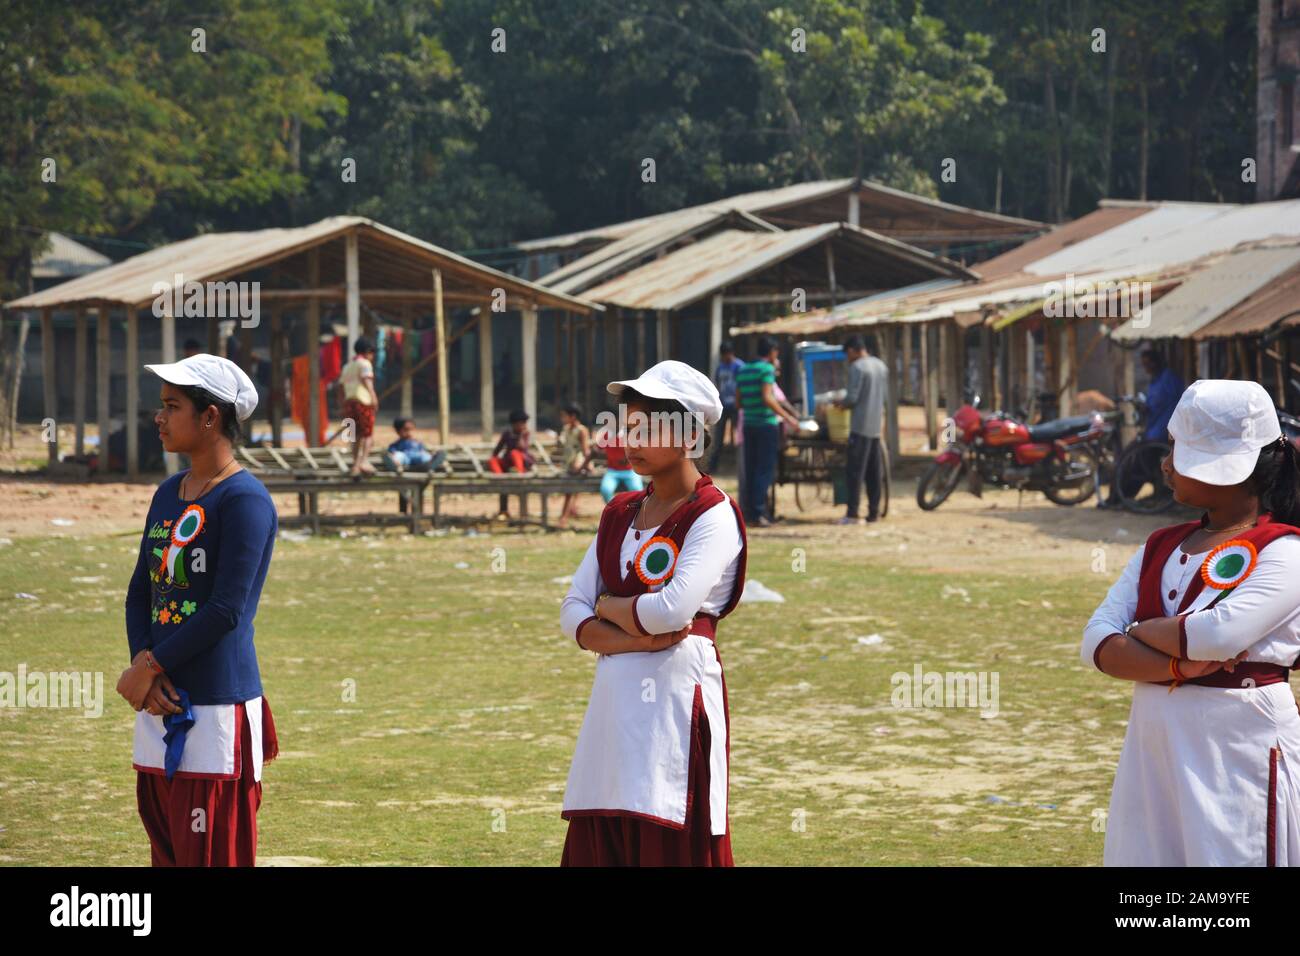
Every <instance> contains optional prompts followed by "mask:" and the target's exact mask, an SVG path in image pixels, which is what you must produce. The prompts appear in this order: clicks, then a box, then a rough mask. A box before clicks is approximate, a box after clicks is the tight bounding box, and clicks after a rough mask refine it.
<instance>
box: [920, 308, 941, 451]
mask: <svg viewBox="0 0 1300 956" xmlns="http://www.w3.org/2000/svg"><path fill="white" fill-rule="evenodd" d="M937 325H938V323H937V321H932V322H926V323H925V324H924V325H923V326H921V376H922V380H921V398H922V401H923V403H924V405H925V439H926V441H927V442H929V444H930V448H931V450H937V448H938V446H937V441H938V436H939V422H938V405H939V350H938V338H939V335H938V329H937Z"/></svg>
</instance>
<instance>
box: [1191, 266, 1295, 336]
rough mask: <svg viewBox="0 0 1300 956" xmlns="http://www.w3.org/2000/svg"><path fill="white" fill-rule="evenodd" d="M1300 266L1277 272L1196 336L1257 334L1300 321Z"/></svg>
mask: <svg viewBox="0 0 1300 956" xmlns="http://www.w3.org/2000/svg"><path fill="white" fill-rule="evenodd" d="M1298 313H1300V267H1297V268H1295V269H1292V270H1290V271H1289V272H1286V273H1284V274H1283V275H1280V276H1278V277H1277V278H1275V279H1274V280H1273V281H1272V282H1270V283H1268V284H1267V285H1265V286H1263V287H1262V288H1260V289H1258V290H1256V291H1255V292H1254V293H1252V294H1251V295H1249V296H1247V297H1246V298H1245V299H1243V300H1242V301H1241V302H1239V303H1237V304H1236V305H1235V306H1233V307H1232V308H1231V309H1229V310H1228V311H1226V312H1224V313H1223V315H1221V316H1219V317H1218V318H1217V319H1215V320H1214V321H1212V322H1209V323H1206V325H1204V326H1203V327H1201V329H1199V330H1198V331H1197V332H1195V333H1194V334H1193V335H1192V338H1193V339H1197V340H1203V339H1214V338H1225V337H1229V336H1234V335H1258V334H1260V333H1262V332H1267V331H1269V330H1270V329H1272V328H1273V327H1274V326H1277V325H1279V324H1280V325H1282V326H1283V327H1290V326H1295V325H1300V314H1298Z"/></svg>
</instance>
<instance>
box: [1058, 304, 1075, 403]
mask: <svg viewBox="0 0 1300 956" xmlns="http://www.w3.org/2000/svg"><path fill="white" fill-rule="evenodd" d="M1078 362H1079V327H1078V326H1077V325H1076V324H1075V323H1074V322H1071V321H1068V320H1067V321H1066V323H1065V328H1063V329H1062V330H1061V340H1060V352H1059V353H1058V355H1057V362H1056V367H1057V375H1058V378H1057V384H1056V390H1057V392H1058V394H1059V398H1058V399H1057V411H1056V414H1057V415H1058V416H1060V417H1065V416H1066V415H1069V414H1070V412H1071V411H1072V410H1073V408H1074V393H1075V391H1076V390H1077V388H1078V379H1079V369H1078Z"/></svg>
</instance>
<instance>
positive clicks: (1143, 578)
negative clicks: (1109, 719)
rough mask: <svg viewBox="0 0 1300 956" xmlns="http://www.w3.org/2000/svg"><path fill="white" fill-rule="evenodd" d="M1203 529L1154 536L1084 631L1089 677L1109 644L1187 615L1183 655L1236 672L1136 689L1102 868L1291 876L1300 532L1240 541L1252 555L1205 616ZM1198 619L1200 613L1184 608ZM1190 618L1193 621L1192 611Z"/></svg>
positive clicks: (1298, 851)
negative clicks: (1252, 869)
mask: <svg viewBox="0 0 1300 956" xmlns="http://www.w3.org/2000/svg"><path fill="white" fill-rule="evenodd" d="M1198 527H1200V523H1199V522H1192V523H1189V524H1183V525H1175V526H1173V527H1169V528H1162V529H1160V530H1159V531H1156V532H1155V533H1154V534H1152V535H1151V537H1150V538H1149V539H1148V541H1147V543H1146V545H1145V546H1144V547H1143V548H1142V549H1140V550H1139V551H1138V553H1137V554H1135V555H1134V556H1133V559H1132V560H1131V561H1129V563H1128V566H1127V567H1126V568H1125V569H1124V572H1123V574H1121V575H1120V578H1119V580H1118V581H1116V582H1115V584H1114V585H1113V586H1112V587H1111V589H1110V593H1109V594H1107V596H1106V599H1105V600H1104V601H1102V603H1101V605H1100V606H1099V607H1098V608H1097V610H1096V612H1095V613H1094V614H1093V616H1092V619H1091V620H1090V621H1089V622H1088V625H1087V627H1086V628H1085V629H1084V634H1083V645H1082V648H1081V652H1082V657H1083V660H1084V661H1085V662H1086V663H1089V664H1091V665H1093V666H1096V662H1097V657H1098V653H1099V651H1100V649H1101V646H1102V645H1103V644H1104V643H1105V642H1106V640H1107V638H1108V636H1109V635H1112V634H1116V633H1119V632H1122V631H1123V630H1124V628H1125V626H1126V625H1128V624H1129V623H1130V622H1132V621H1134V620H1137V621H1142V620H1147V619H1149V618H1153V617H1171V616H1174V615H1176V614H1184V615H1186V616H1185V617H1184V618H1183V625H1182V629H1183V648H1182V655H1181V656H1182V657H1183V658H1184V659H1187V660H1195V661H1222V660H1228V659H1231V658H1233V657H1235V656H1236V655H1237V654H1239V653H1241V652H1242V651H1247V655H1246V659H1245V662H1244V663H1242V664H1239V665H1237V667H1236V669H1235V671H1233V672H1232V673H1229V672H1227V671H1219V672H1216V673H1213V674H1209V675H1206V676H1205V677H1203V678H1197V679H1194V680H1191V681H1187V682H1185V683H1182V684H1179V685H1178V686H1176V687H1173V689H1172V690H1171V687H1172V682H1168V681H1166V682H1164V683H1160V684H1152V683H1136V684H1135V685H1134V688H1133V705H1132V709H1131V711H1130V713H1129V721H1128V729H1127V731H1126V733H1125V735H1124V748H1123V751H1122V752H1121V754H1120V759H1119V767H1118V768H1117V770H1116V772H1115V785H1114V788H1113V790H1112V792H1111V799H1110V813H1109V815H1108V817H1107V822H1106V849H1105V855H1104V861H1105V863H1106V865H1107V866H1300V714H1298V713H1297V711H1296V701H1295V697H1294V695H1293V694H1292V692H1291V688H1290V686H1289V685H1288V684H1287V675H1288V673H1289V670H1290V668H1291V667H1292V666H1294V665H1295V663H1296V662H1297V659H1300V592H1298V591H1297V588H1296V582H1297V581H1300V533H1298V532H1297V529H1295V528H1292V527H1290V526H1289V525H1282V524H1278V523H1274V522H1271V521H1270V520H1269V517H1268V516H1267V515H1265V516H1263V517H1261V518H1260V520H1259V522H1258V523H1257V524H1256V526H1255V527H1253V528H1250V529H1248V530H1246V531H1243V532H1241V533H1240V534H1238V535H1235V536H1234V538H1242V539H1246V540H1248V541H1250V542H1251V543H1252V544H1253V545H1254V546H1255V547H1256V548H1257V550H1258V563H1257V565H1256V566H1255V568H1254V570H1253V571H1252V572H1251V573H1250V575H1249V576H1248V577H1247V578H1246V579H1245V580H1244V581H1243V582H1242V583H1241V584H1240V585H1238V586H1237V587H1236V588H1235V589H1234V590H1232V591H1231V592H1230V593H1228V594H1227V596H1226V597H1224V598H1222V599H1221V600H1219V601H1218V602H1217V603H1214V604H1212V605H1211V606H1209V607H1206V606H1205V605H1207V604H1208V603H1209V602H1207V601H1206V600H1205V597H1206V595H1204V594H1203V593H1202V592H1203V590H1204V589H1205V585H1204V582H1203V581H1202V578H1201V575H1200V574H1199V570H1200V567H1201V563H1202V559H1203V558H1204V557H1205V555H1204V554H1189V553H1187V552H1184V551H1183V549H1182V544H1183V542H1184V541H1185V540H1186V539H1187V536H1188V535H1190V534H1191V533H1192V532H1193V531H1195V530H1196V529H1197V528H1198ZM1193 608H1197V609H1196V610H1192V609H1193ZM1189 612H1190V613H1189Z"/></svg>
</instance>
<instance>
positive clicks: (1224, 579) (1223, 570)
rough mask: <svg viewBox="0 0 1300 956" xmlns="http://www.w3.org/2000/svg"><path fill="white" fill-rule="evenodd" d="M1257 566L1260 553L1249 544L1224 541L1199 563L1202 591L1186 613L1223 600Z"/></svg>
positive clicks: (1239, 539) (1239, 540) (1238, 540)
mask: <svg viewBox="0 0 1300 956" xmlns="http://www.w3.org/2000/svg"><path fill="white" fill-rule="evenodd" d="M1258 562H1259V552H1258V551H1256V550H1255V546H1254V545H1253V544H1251V543H1250V542H1249V541H1246V540H1244V539H1241V538H1238V539H1236V540H1235V541H1225V542H1223V544H1221V545H1219V546H1218V547H1217V548H1215V549H1214V550H1213V551H1211V552H1210V553H1209V554H1207V555H1206V556H1205V560H1204V561H1203V562H1201V580H1202V581H1204V582H1205V587H1204V588H1203V589H1202V590H1201V593H1200V594H1198V595H1197V596H1196V599H1195V600H1194V601H1193V602H1192V604H1191V606H1190V607H1189V608H1188V609H1187V610H1188V612H1191V611H1199V610H1202V609H1203V608H1205V607H1207V606H1208V605H1209V604H1210V602H1212V601H1214V600H1215V599H1216V598H1223V597H1224V596H1225V593H1226V592H1228V591H1231V590H1232V589H1233V588H1235V587H1236V586H1237V585H1239V584H1241V582H1242V581H1244V580H1246V578H1248V577H1250V572H1252V571H1254V570H1255V565H1256V564H1257V563H1258Z"/></svg>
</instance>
